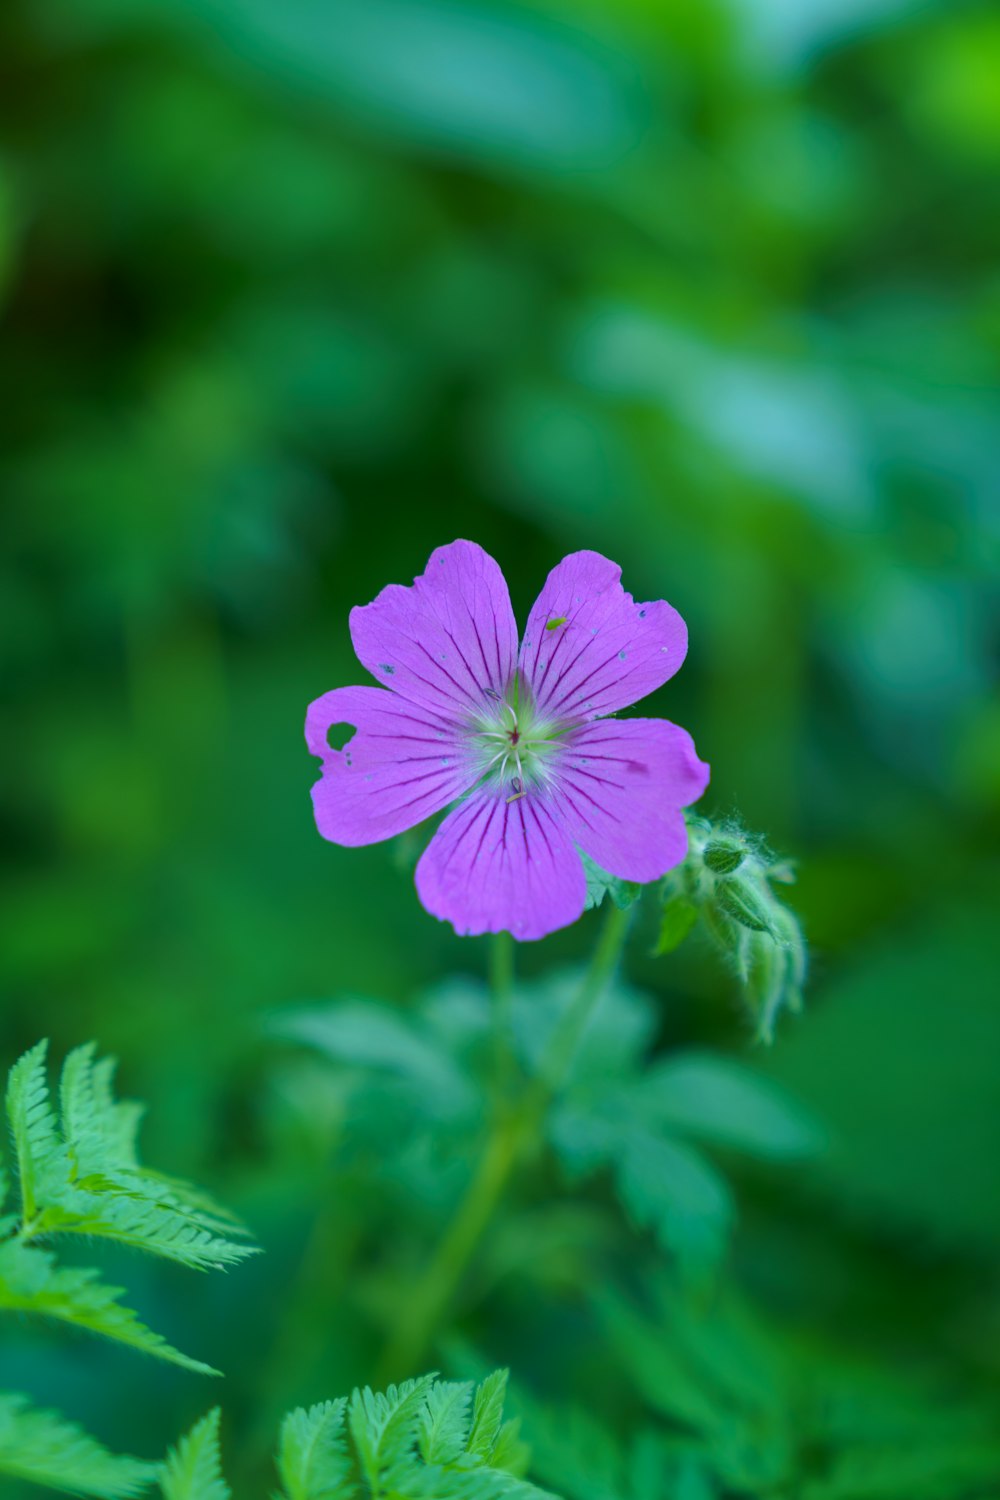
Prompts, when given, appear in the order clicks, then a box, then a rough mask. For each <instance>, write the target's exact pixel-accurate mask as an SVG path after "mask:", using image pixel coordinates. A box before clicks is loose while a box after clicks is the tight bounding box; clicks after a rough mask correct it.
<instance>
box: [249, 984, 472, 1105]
mask: <svg viewBox="0 0 1000 1500" xmlns="http://www.w3.org/2000/svg"><path fill="white" fill-rule="evenodd" d="M271 1030H272V1031H273V1032H274V1033H275V1034H276V1035H278V1036H283V1037H287V1038H289V1039H291V1040H294V1041H298V1042H304V1043H305V1044H306V1045H307V1046H310V1047H315V1048H316V1050H317V1051H319V1052H321V1053H323V1054H324V1055H325V1056H326V1057H329V1058H332V1059H333V1060H334V1061H336V1062H340V1063H344V1064H347V1065H349V1066H353V1067H357V1068H363V1069H365V1070H366V1071H367V1070H370V1069H379V1070H384V1071H385V1072H387V1073H390V1074H393V1075H395V1076H396V1077H399V1078H404V1079H406V1080H408V1081H409V1082H411V1083H413V1084H414V1085H415V1086H416V1087H417V1088H418V1089H419V1090H420V1094H421V1098H422V1099H423V1100H424V1101H425V1102H426V1104H427V1105H428V1106H429V1107H431V1108H433V1109H434V1110H435V1111H436V1112H442V1111H446V1112H452V1113H454V1112H462V1111H465V1110H467V1109H468V1108H469V1107H470V1104H474V1103H475V1091H474V1090H473V1088H472V1085H471V1084H470V1082H469V1080H468V1078H467V1077H466V1076H465V1074H464V1073H463V1072H462V1070H461V1069H460V1068H459V1067H457V1066H456V1064H455V1063H454V1062H453V1061H452V1059H451V1058H450V1057H449V1056H448V1055H447V1053H445V1052H443V1051H442V1049H441V1048H440V1047H439V1046H436V1045H435V1043H434V1041H433V1040H432V1039H431V1038H430V1037H428V1036H425V1035H424V1034H423V1031H422V1029H421V1027H420V1025H419V1024H417V1023H415V1022H414V1021H413V1020H412V1019H411V1018H410V1017H408V1016H406V1015H403V1014H401V1013H400V1012H399V1011H396V1010H393V1009H392V1008H391V1007H390V1006H387V1005H382V1004H379V1003H378V1002H376V1001H374V1000H343V1001H337V1002H336V1003H335V1004H332V1005H326V1006H318V1007H316V1006H314V1007H311V1008H309V1009H306V1010H297V1011H292V1012H290V1013H284V1014H279V1015H278V1016H276V1017H275V1018H274V1020H273V1022H272V1023H271Z"/></svg>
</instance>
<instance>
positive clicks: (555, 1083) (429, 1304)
mask: <svg viewBox="0 0 1000 1500" xmlns="http://www.w3.org/2000/svg"><path fill="white" fill-rule="evenodd" d="M628 925H629V916H628V913H627V912H623V911H620V910H619V909H618V908H617V907H614V906H613V907H612V908H611V909H610V910H609V912H608V915H607V917H606V918H605V922H604V927H603V929H602V931H601V936H600V939H599V941H598V944H597V948H596V949H595V951H594V956H593V958H592V959H591V962H590V965H589V967H588V969H587V972H586V974H585V975H584V979H583V983H582V984H581V986H580V989H579V991H578V992H577V994H576V995H575V996H574V999H573V1002H572V1004H571V1005H570V1007H569V1009H568V1010H567V1011H566V1013H565V1015H564V1016H563V1017H562V1020H561V1022H560V1024H559V1026H558V1027H557V1028H556V1031H555V1033H554V1035H553V1037H552V1041H551V1043H550V1045H549V1048H548V1051H547V1053H546V1055H545V1058H544V1059H543V1062H542V1067H541V1070H540V1072H539V1075H538V1077H537V1078H536V1079H535V1081H534V1083H533V1084H532V1086H531V1087H529V1088H527V1089H526V1090H525V1091H524V1093H523V1095H522V1096H521V1098H520V1100H519V1101H517V1102H511V1104H510V1106H509V1107H507V1108H504V1107H503V1101H501V1108H500V1109H499V1110H498V1111H497V1114H496V1116H495V1118H494V1122H493V1127H492V1130H491V1132H490V1134H489V1136H488V1137H487V1140H486V1145H485V1147H484V1150H483V1154H482V1156H481V1157H480V1158H479V1162H478V1165H477V1166H476V1170H475V1171H474V1173H473V1175H472V1177H471V1179H470V1181H469V1185H468V1187H467V1188H466V1190H465V1194H464V1196H463V1197H462V1199H461V1200H460V1202H459V1204H458V1207H457V1208H456V1210H455V1215H454V1218H453V1219H452V1221H451V1223H450V1225H449V1226H448V1229H447V1230H446V1232H445V1235H444V1238H443V1239H442V1240H441V1242H440V1244H439V1245H438V1247H437V1250H436V1251H435V1253H434V1255H433V1256H432V1258H431V1260H430V1262H429V1263H428V1265H427V1267H426V1270H425V1271H424V1274H423V1276H422V1278H421V1279H420V1281H419V1282H418V1284H417V1286H416V1287H415V1289H414V1290H413V1293H412V1295H410V1296H409V1297H408V1298H407V1302H406V1305H405V1307H404V1309H403V1312H402V1316H401V1317H400V1320H399V1322H398V1323H397V1325H396V1328H395V1330H394V1332H393V1335H392V1337H391V1338H390V1340H389V1344H388V1346H387V1348H386V1351H385V1354H384V1356H383V1358H382V1362H381V1366H380V1370H379V1374H378V1378H379V1381H380V1382H381V1383H382V1384H383V1385H384V1384H385V1383H387V1382H388V1381H390V1380H398V1379H401V1378H403V1377H405V1376H408V1375H412V1374H414V1373H415V1372H416V1371H417V1370H418V1368H419V1367H420V1366H421V1365H422V1364H423V1362H424V1359H425V1356H426V1353H427V1350H428V1348H429V1346H430V1345H431V1344H432V1342H433V1340H434V1336H435V1333H436V1332H437V1329H438V1327H439V1326H440V1324H441V1321H442V1319H443V1318H444V1316H445V1314H446V1313H447V1311H448V1308H449V1306H450V1304H451V1302H452V1299H453V1297H454V1295H455V1292H456V1290H457V1289H458V1286H459V1284H460V1282H461V1280H462V1277H463V1275H464V1273H465V1271H466V1268H467V1266H468V1264H469V1261H470V1260H471V1258H472V1256H473V1254H474V1253H475V1250H476V1247H477V1245H478V1244H479V1242H480V1240H481V1238H482V1236H483V1234H484V1233H485V1231H486V1229H487V1228H488V1227H489V1224H490V1221H491V1220H492V1218H493V1215H494V1213H495V1212H496V1209H497V1206H498V1204H499V1202H500V1200H501V1198H502V1197H503V1193H504V1190H505V1189H506V1187H507V1185H508V1183H509V1181H510V1178H511V1176H512V1174H513V1172H514V1169H515V1168H516V1166H517V1165H518V1163H519V1161H520V1159H521V1156H522V1153H523V1152H524V1151H525V1149H526V1147H528V1146H530V1145H531V1144H532V1142H533V1141H534V1140H535V1139H536V1137H537V1132H538V1127H539V1125H540V1123H541V1119H542V1116H543V1115H544V1112H545V1109H546V1106H547V1105H548V1103H549V1100H550V1098H551V1097H552V1095H553V1094H555V1093H557V1092H558V1090H559V1089H560V1088H561V1087H562V1085H563V1084H564V1083H565V1081H566V1077H567V1074H568V1073H569V1071H570V1069H571V1068H572V1066H573V1059H574V1057H575V1056H576V1050H577V1047H578V1046H579V1044H580V1039H581V1037H582V1035H583V1033H584V1031H585V1029H586V1026H587V1022H588V1020H589V1019H590V1016H591V1015H592V1013H593V1009H594V1006H595V1005H596V1003H597V1001H598V1000H599V999H600V997H601V995H602V993H603V991H604V987H605V985H606V984H607V982H608V980H609V979H610V978H611V975H612V973H613V972H614V969H615V966H616V965H617V963H618V959H619V957H620V955H621V950H622V946H623V944H624V942H625V936H626V933H627V932H628ZM491 977H492V980H493V987H494V993H495V995H496V996H497V999H498V1002H499V1003H500V1004H501V1006H502V1007H507V1008H508V1009H509V1002H510V992H511V988H512V982H513V945H511V947H510V950H509V952H508V953H507V954H506V955H505V954H503V952H502V950H501V949H500V947H499V945H497V946H496V947H495V948H494V950H493V955H492V962H491ZM499 1035H500V1031H499V1022H498V1036H499ZM504 1035H505V1049H507V1048H508V1045H509V1044H508V1040H507V1039H508V1038H509V1029H508V1030H506V1031H505V1033H504ZM505 1057H506V1061H505V1062H504V1068H505V1080H506V1078H507V1077H508V1076H509V1074H508V1073H507V1072H506V1070H507V1068H508V1065H509V1063H510V1062H512V1058H511V1056H510V1053H509V1050H506V1051H505Z"/></svg>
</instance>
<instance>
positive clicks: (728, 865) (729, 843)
mask: <svg viewBox="0 0 1000 1500" xmlns="http://www.w3.org/2000/svg"><path fill="white" fill-rule="evenodd" d="M746 852H747V851H746V845H745V844H744V843H742V842H741V841H740V840H739V839H735V838H730V837H727V836H725V835H723V837H721V838H713V839H712V841H711V843H709V844H706V845H705V850H704V853H703V855H702V858H703V859H704V861H705V865H706V868H707V869H709V870H711V872H712V874H713V875H731V874H732V873H733V871H734V870H738V869H739V867H740V865H741V864H742V863H743V860H744V859H745V857H746Z"/></svg>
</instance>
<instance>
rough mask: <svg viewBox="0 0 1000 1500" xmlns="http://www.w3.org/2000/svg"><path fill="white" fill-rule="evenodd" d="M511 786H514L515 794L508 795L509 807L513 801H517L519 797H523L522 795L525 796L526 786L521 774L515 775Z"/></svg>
mask: <svg viewBox="0 0 1000 1500" xmlns="http://www.w3.org/2000/svg"><path fill="white" fill-rule="evenodd" d="M511 786H512V787H513V788H514V795H513V797H508V798H507V805H508V807H509V806H510V804H511V803H512V802H517V801H518V799H519V798H521V797H523V796H524V787H523V785H522V783H521V778H520V776H515V777H514V779H513V781H512V782H511Z"/></svg>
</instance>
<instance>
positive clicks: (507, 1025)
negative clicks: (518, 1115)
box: [490, 932, 514, 1108]
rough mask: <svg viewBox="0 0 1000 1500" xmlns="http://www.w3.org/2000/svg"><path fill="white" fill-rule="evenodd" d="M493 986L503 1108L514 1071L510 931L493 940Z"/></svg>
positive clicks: (499, 1097)
mask: <svg viewBox="0 0 1000 1500" xmlns="http://www.w3.org/2000/svg"><path fill="white" fill-rule="evenodd" d="M490 990H491V992H492V995H493V1036H494V1051H495V1056H496V1089H497V1099H498V1103H499V1105H500V1107H501V1108H502V1107H503V1102H504V1100H505V1098H506V1096H507V1094H508V1092H509V1090H510V1085H511V1080H512V1077H513V1072H514V1050H513V1012H512V1005H513V998H514V939H513V938H512V937H511V935H510V933H509V932H495V933H494V934H493V938H492V941H491V943H490Z"/></svg>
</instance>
